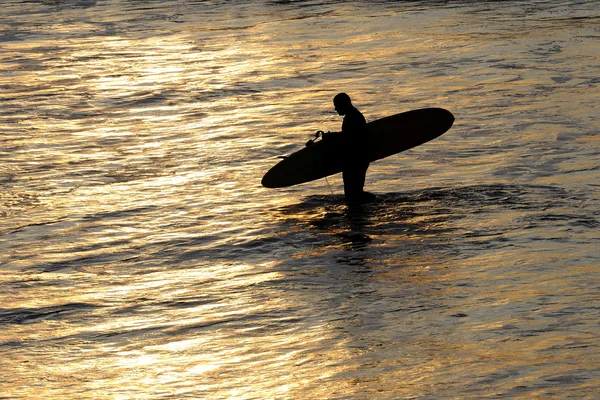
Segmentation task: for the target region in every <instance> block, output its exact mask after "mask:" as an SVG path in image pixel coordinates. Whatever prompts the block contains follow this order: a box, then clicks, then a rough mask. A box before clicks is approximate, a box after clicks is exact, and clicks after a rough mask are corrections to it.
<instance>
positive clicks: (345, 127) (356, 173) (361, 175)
mask: <svg viewBox="0 0 600 400" xmlns="http://www.w3.org/2000/svg"><path fill="white" fill-rule="evenodd" d="M367 133H368V128H367V121H366V120H365V117H364V116H363V115H362V114H361V112H360V111H358V110H357V109H356V108H355V107H350V109H349V110H348V112H346V115H345V116H344V122H343V123H342V135H343V137H344V149H343V151H344V169H343V171H342V177H343V179H344V194H345V195H346V199H348V200H357V199H360V198H361V196H362V194H363V187H364V186H365V176H366V174H367V169H368V168H369V149H368V138H367Z"/></svg>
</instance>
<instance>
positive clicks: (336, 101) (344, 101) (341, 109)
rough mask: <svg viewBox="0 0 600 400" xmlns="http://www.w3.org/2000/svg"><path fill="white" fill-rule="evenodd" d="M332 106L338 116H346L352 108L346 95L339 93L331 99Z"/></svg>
mask: <svg viewBox="0 0 600 400" xmlns="http://www.w3.org/2000/svg"><path fill="white" fill-rule="evenodd" d="M333 105H334V107H335V111H337V113H338V114H339V115H346V113H347V112H348V111H349V110H350V108H352V101H351V100H350V96H348V95H347V94H346V93H339V94H337V95H336V96H335V97H334V98H333Z"/></svg>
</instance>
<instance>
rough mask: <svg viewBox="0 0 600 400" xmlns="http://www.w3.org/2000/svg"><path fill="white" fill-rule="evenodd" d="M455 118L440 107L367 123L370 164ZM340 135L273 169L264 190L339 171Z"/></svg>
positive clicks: (418, 142) (264, 180)
mask: <svg viewBox="0 0 600 400" xmlns="http://www.w3.org/2000/svg"><path fill="white" fill-rule="evenodd" d="M453 123H454V116H453V115H452V113H451V112H450V111H448V110H445V109H443V108H423V109H419V110H412V111H407V112H403V113H400V114H396V115H392V116H389V117H385V118H381V119H378V120H375V121H372V122H369V123H368V124H367V127H368V129H369V133H368V143H369V146H368V147H369V160H370V162H373V161H377V160H380V159H382V158H385V157H389V156H391V155H393V154H397V153H400V152H402V151H405V150H408V149H412V148H413V147H416V146H419V145H421V144H423V143H426V142H429V141H430V140H433V139H435V138H437V137H438V136H441V135H442V134H444V133H445V132H446V131H448V129H450V127H451V126H452V124H453ZM342 141H343V136H342V134H341V133H333V134H329V135H327V136H326V137H325V138H324V139H323V140H321V141H318V142H316V143H315V144H313V145H312V146H307V147H305V148H303V149H301V150H299V151H297V152H295V153H293V154H291V155H289V156H288V157H285V158H284V159H283V160H282V161H280V162H279V163H278V164H276V165H275V166H273V167H272V168H271V169H270V170H269V171H268V172H267V173H266V174H265V176H264V177H263V178H262V182H261V183H262V185H263V186H264V187H267V188H281V187H287V186H293V185H298V184H301V183H306V182H310V181H314V180H316V179H320V178H324V177H327V176H329V175H333V174H337V173H339V172H342V165H343V154H342V153H341V152H340V151H339V149H340V147H341V146H342Z"/></svg>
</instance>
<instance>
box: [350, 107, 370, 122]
mask: <svg viewBox="0 0 600 400" xmlns="http://www.w3.org/2000/svg"><path fill="white" fill-rule="evenodd" d="M347 116H348V117H349V119H352V120H354V121H356V122H365V123H366V120H365V116H364V115H363V114H362V113H361V112H360V111H359V110H358V108H352V109H351V110H350V112H348V115H347Z"/></svg>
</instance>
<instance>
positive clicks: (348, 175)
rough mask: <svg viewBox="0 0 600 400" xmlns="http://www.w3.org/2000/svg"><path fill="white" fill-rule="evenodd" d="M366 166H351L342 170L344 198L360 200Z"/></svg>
mask: <svg viewBox="0 0 600 400" xmlns="http://www.w3.org/2000/svg"><path fill="white" fill-rule="evenodd" d="M368 167H369V166H368V165H367V167H366V168H351V169H347V170H344V171H343V172H342V178H343V180H344V195H345V196H346V200H360V198H361V197H362V194H363V188H364V186H365V178H366V175H367V168H368Z"/></svg>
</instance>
